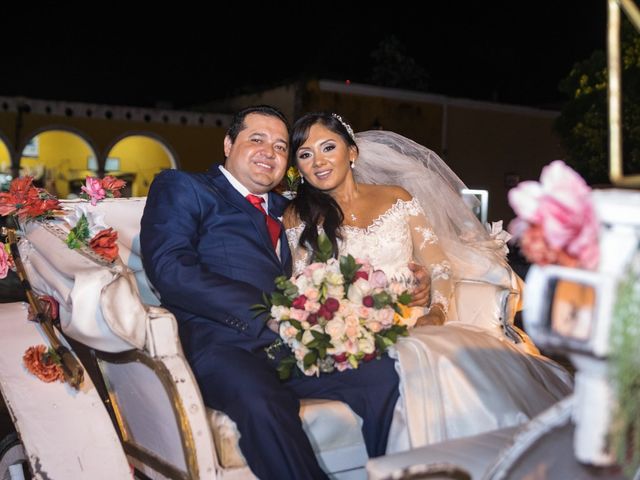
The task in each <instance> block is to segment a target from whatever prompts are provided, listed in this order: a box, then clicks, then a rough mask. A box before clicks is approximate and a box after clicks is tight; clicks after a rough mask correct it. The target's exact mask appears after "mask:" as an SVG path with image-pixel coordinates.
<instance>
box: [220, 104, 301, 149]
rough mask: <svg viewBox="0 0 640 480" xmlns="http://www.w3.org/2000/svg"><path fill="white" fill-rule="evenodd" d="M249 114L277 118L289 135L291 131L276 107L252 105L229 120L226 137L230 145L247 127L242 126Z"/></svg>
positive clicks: (285, 118) (287, 122) (285, 119)
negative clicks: (229, 140)
mask: <svg viewBox="0 0 640 480" xmlns="http://www.w3.org/2000/svg"><path fill="white" fill-rule="evenodd" d="M251 113H258V114H260V115H266V116H267V117H276V118H279V119H280V120H282V123H284V124H285V126H286V127H287V133H289V131H290V130H291V127H290V125H289V121H288V120H287V117H285V115H284V113H282V112H281V111H280V110H278V109H277V108H276V107H272V106H271V105H253V106H251V107H246V108H243V109H242V110H240V111H238V112H236V113H235V115H234V116H233V118H232V119H231V125H229V129H228V130H227V135H228V136H229V138H230V139H231V142H232V143H233V142H235V141H236V138H238V134H239V133H240V132H241V131H242V130H244V129H245V128H247V126H246V125H245V124H244V119H245V118H246V117H247V115H249V114H251Z"/></svg>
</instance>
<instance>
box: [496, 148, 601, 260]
mask: <svg viewBox="0 0 640 480" xmlns="http://www.w3.org/2000/svg"><path fill="white" fill-rule="evenodd" d="M509 204H510V205H511V207H512V208H513V210H514V211H515V213H516V215H518V218H517V219H515V220H514V221H513V222H512V223H511V224H510V225H509V231H510V233H511V234H512V235H513V236H514V239H519V238H522V241H523V243H526V246H524V245H523V253H525V255H528V258H529V259H530V260H531V261H532V262H534V263H540V262H543V264H544V263H558V256H559V255H560V258H563V257H562V256H563V255H564V256H567V257H571V258H575V259H577V260H578V262H579V264H580V266H581V267H583V268H588V269H594V268H596V267H597V264H598V257H599V255H598V220H597V218H596V214H595V210H594V207H593V203H592V201H591V188H590V187H589V186H588V185H587V184H586V183H585V181H584V180H583V179H582V177H580V175H578V173H576V172H575V171H574V170H572V169H571V168H570V167H568V166H567V165H566V164H565V163H564V162H563V161H562V160H556V161H554V162H551V163H550V164H549V165H547V166H546V167H544V168H543V170H542V174H541V175H540V183H538V182H532V181H528V182H522V183H520V184H519V185H518V186H517V187H515V188H513V189H511V190H510V191H509ZM531 226H538V227H540V230H539V231H538V230H531V229H530V228H529V227H531ZM525 232H528V233H527V235H526V237H527V238H526V239H525ZM527 252H528V253H527ZM552 258H553V259H552ZM565 260H566V258H565Z"/></svg>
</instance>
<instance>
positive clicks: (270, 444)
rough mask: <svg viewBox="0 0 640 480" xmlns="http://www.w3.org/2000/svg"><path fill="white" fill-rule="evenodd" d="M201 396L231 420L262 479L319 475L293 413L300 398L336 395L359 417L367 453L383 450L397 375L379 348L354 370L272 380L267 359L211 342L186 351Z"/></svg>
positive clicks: (334, 397)
mask: <svg viewBox="0 0 640 480" xmlns="http://www.w3.org/2000/svg"><path fill="white" fill-rule="evenodd" d="M191 364H192V369H193V371H194V373H195V375H196V378H197V380H198V384H199V385H200V390H201V391H202V396H203V398H204V403H205V404H206V405H207V406H208V407H211V408H214V409H216V410H220V411H223V412H225V413H226V414H227V415H228V416H229V417H230V418H231V419H232V420H233V421H234V422H236V424H237V426H238V430H239V431H240V435H241V436H240V449H241V450H242V453H243V454H244V456H245V458H246V459H247V463H248V464H249V467H250V468H251V470H252V471H253V473H254V474H255V475H256V476H257V477H258V478H260V479H262V480H270V479H273V480H286V479H292V480H307V479H319V478H327V477H326V474H325V473H324V472H323V471H322V470H321V469H320V467H319V465H318V462H317V460H316V458H315V455H314V453H313V449H312V447H311V444H310V443H309V439H308V438H307V436H306V434H305V433H304V431H303V429H302V422H301V420H300V416H299V411H300V401H299V399H301V398H322V399H332V400H341V401H343V402H345V403H346V404H348V405H349V406H350V407H351V409H352V410H353V411H354V412H355V413H357V414H358V415H359V416H360V417H361V418H362V420H363V427H362V433H363V436H364V440H365V443H366V446H367V452H368V454H369V456H370V457H376V456H379V455H384V453H385V449H386V445H387V437H388V434H389V427H390V425H391V419H392V417H393V410H394V407H395V404H396V401H397V400H398V375H397V373H396V370H395V366H394V361H393V360H392V359H390V358H389V357H387V356H386V355H385V356H384V357H382V358H381V359H380V360H372V361H370V362H367V363H363V364H361V365H360V367H359V368H358V369H357V370H347V371H345V372H334V373H330V374H320V377H307V376H301V377H296V378H293V379H291V380H289V381H288V382H286V383H282V382H280V380H279V379H278V375H277V372H276V370H275V369H274V367H273V365H271V364H270V363H269V362H268V361H267V360H266V358H265V357H261V356H258V355H255V354H252V353H251V352H248V351H246V350H242V349H240V348H238V347H231V346H216V345H212V346H211V347H210V349H208V351H206V352H202V351H201V352H199V354H198V355H197V358H193V359H191Z"/></svg>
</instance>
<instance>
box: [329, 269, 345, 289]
mask: <svg viewBox="0 0 640 480" xmlns="http://www.w3.org/2000/svg"><path fill="white" fill-rule="evenodd" d="M327 283H328V284H329V285H333V286H337V285H342V284H344V277H343V276H342V274H340V273H336V272H327Z"/></svg>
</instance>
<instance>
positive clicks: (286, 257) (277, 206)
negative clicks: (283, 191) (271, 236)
mask: <svg viewBox="0 0 640 480" xmlns="http://www.w3.org/2000/svg"><path fill="white" fill-rule="evenodd" d="M288 204H289V200H287V199H286V198H284V197H283V196H282V195H278V194H276V193H273V192H269V205H270V207H269V210H270V212H271V215H272V217H273V218H275V219H276V220H277V221H278V223H280V261H281V262H282V265H283V267H284V269H285V272H287V275H289V274H290V273H291V250H289V241H288V239H287V235H286V232H285V229H284V225H282V222H281V221H280V220H279V219H278V217H280V218H281V217H282V215H283V213H284V210H285V208H286V207H287V205H288Z"/></svg>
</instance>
